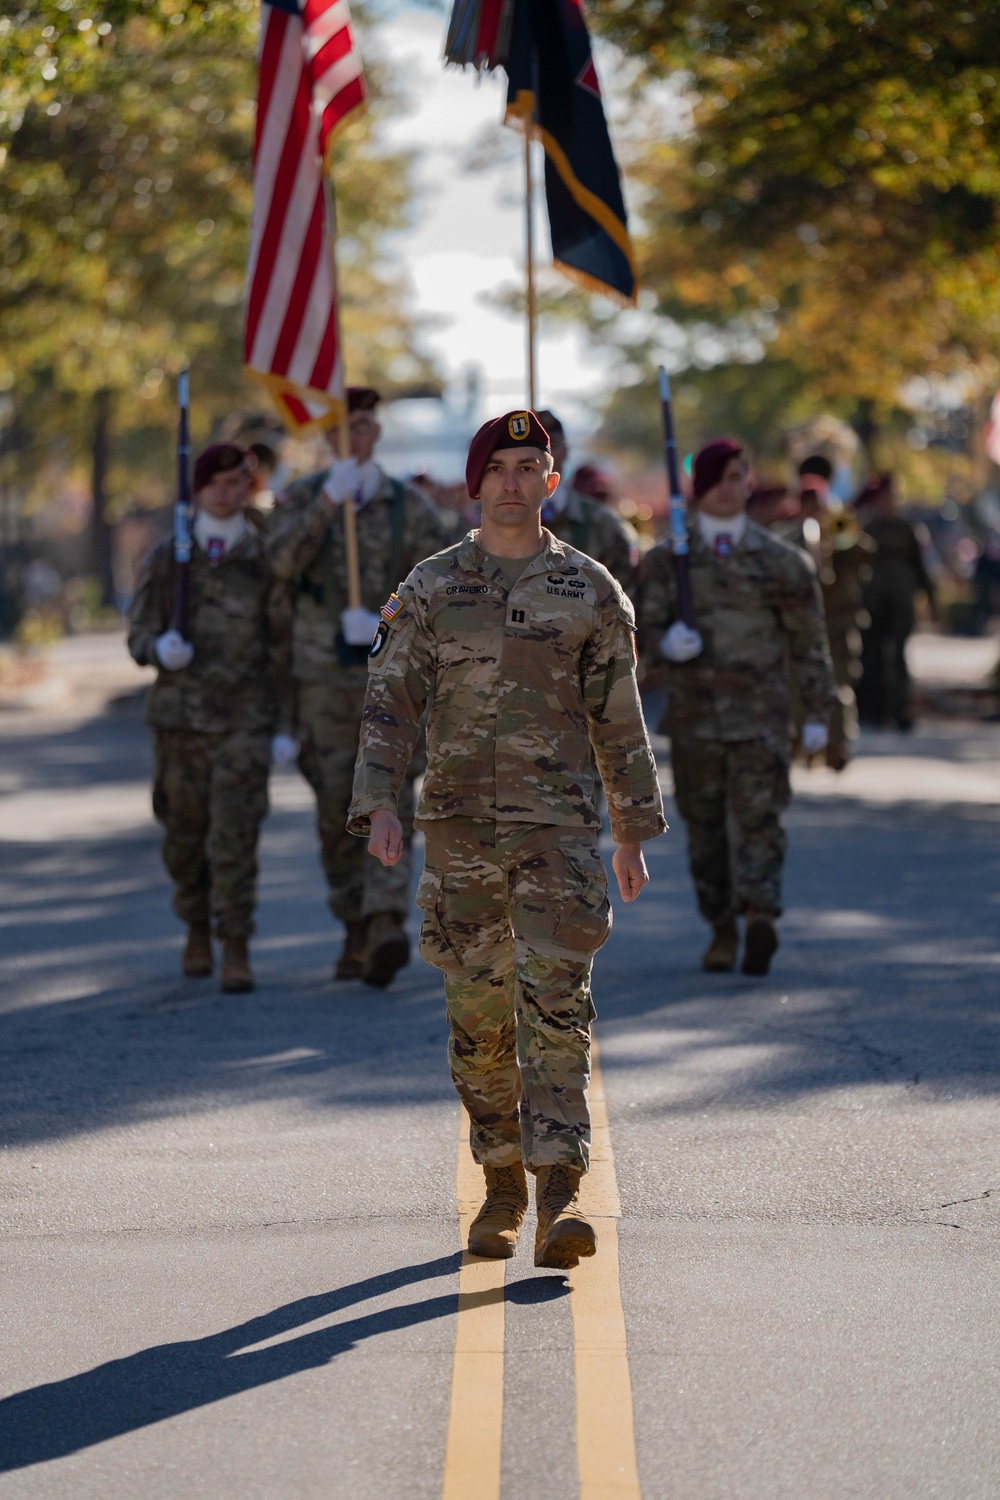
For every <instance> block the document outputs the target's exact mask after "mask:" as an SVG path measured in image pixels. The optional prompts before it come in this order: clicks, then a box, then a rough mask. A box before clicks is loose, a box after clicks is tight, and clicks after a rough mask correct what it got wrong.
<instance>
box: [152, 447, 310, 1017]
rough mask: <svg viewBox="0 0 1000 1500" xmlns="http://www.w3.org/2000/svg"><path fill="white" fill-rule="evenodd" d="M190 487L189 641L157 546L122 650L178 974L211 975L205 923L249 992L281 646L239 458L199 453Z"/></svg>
mask: <svg viewBox="0 0 1000 1500" xmlns="http://www.w3.org/2000/svg"><path fill="white" fill-rule="evenodd" d="M193 489H194V500H195V505H196V514H195V520H194V547H193V549H192V556H191V565H190V573H189V578H188V618H187V631H186V636H184V637H182V636H181V635H180V633H179V632H178V631H176V630H174V629H171V628H170V616H171V605H172V597H173V544H172V542H162V543H161V544H160V545H159V546H157V547H155V548H154V549H153V552H152V553H151V555H150V556H149V558H148V559H147V561H146V563H145V565H144V567H143V570H142V574H141V576H140V578H139V581H138V584H137V586H136V590H135V594H134V596H133V599H132V604H131V608H130V610H129V634H128V646H129V651H130V652H131V654H132V656H133V657H134V659H135V660H136V661H137V662H138V663H139V665H140V666H155V667H156V668H157V677H156V682H155V684H154V686H153V689H152V692H151V693H150V697H149V702H148V705H147V708H146V721H147V723H148V724H149V725H150V727H151V728H152V731H153V754H154V780H153V811H154V813H155V815H156V817H157V818H158V819H159V821H160V822H161V823H162V824H163V826H164V839H163V859H164V863H165V864H166V867H167V870H168V872H169V874H170V877H171V879H172V881H173V884H174V903H173V905H174V911H175V912H176V913H177V915H178V916H179V917H180V919H181V921H182V922H185V923H187V927H188V935H187V942H186V945H185V948H184V958H183V969H184V973H185V974H186V975H188V976H190V977H192V978H193V977H197V976H203V975H208V974H211V973H212V971H213V967H214V956H213V951H212V926H213V925H214V929H215V936H216V937H217V938H218V939H219V940H221V943H222V954H223V956H222V975H221V982H222V989H223V990H225V991H227V992H230V993H232V992H240V991H244V990H250V989H252V988H253V974H252V972H251V969H250V961H249V955H248V949H247V945H248V940H249V938H250V936H251V934H252V932H253V928H254V906H255V901H256V884H257V842H258V837H259V834H260V825H261V823H262V821H263V819H264V817H265V816H266V814H267V807H268V801H267V781H268V772H269V767H270V762H271V744H272V736H273V735H275V734H279V733H281V732H285V733H287V732H288V730H289V729H290V728H291V703H290V701H289V700H288V697H287V687H288V682H289V674H288V667H289V663H288V644H289V643H288V635H287V628H286V627H285V626H284V625H283V615H282V611H281V609H280V607H279V599H278V593H277V590H276V588H275V583H274V577H273V575H272V572H271V568H270V566H269V564H268V561H267V557H266V555H265V550H264V544H263V542H262V540H261V538H260V536H259V535H258V534H257V532H256V531H255V530H254V529H253V528H252V527H250V526H248V524H247V522H246V519H245V517H244V508H245V506H246V504H247V502H248V499H249V497H250V492H251V477H250V469H249V465H248V463H247V455H246V453H245V451H244V450H243V449H242V448H240V447H238V446H237V445H236V444H234V443H217V444H214V445H213V446H212V447H210V448H206V449H205V451H204V452H203V453H202V454H200V455H199V457H198V459H197V461H196V463H195V466H194V480H193Z"/></svg>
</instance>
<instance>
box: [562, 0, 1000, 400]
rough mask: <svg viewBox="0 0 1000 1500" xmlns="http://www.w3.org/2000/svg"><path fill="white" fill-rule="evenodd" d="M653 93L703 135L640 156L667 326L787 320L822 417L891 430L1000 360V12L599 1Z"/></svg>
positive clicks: (636, 174) (918, 1)
mask: <svg viewBox="0 0 1000 1500" xmlns="http://www.w3.org/2000/svg"><path fill="white" fill-rule="evenodd" d="M589 11H590V14H591V16H592V19H593V21H594V23H595V24H596V25H597V26H598V27H599V28H600V29H601V30H602V31H603V32H604V34H605V35H606V36H607V37H608V38H610V39H611V40H613V41H614V42H615V43H616V44H617V45H618V46H619V47H621V48H622V49H623V50H624V51H625V52H626V53H628V54H629V55H630V56H631V57H632V58H633V59H634V60H635V65H636V69H637V77H638V83H637V89H638V90H639V91H640V92H641V90H642V88H644V87H645V86H646V85H647V84H648V83H650V82H651V81H654V80H656V79H661V80H662V79H670V80H671V81H672V83H673V85H674V87H675V88H677V89H678V90H679V92H680V93H681V94H682V96H683V98H684V100H685V101H686V104H687V108H688V111H689V128H688V129H687V130H686V131H684V132H682V133H680V134H678V135H674V136H672V137H670V138H667V139H663V138H658V139H647V140H645V141H640V142H638V143H636V142H635V138H634V137H633V150H632V159H631V160H630V161H629V163H628V168H629V173H630V176H631V177H632V178H633V180H635V181H637V182H638V184H639V185H640V191H641V193H642V204H641V212H642V220H643V224H642V232H641V248H642V255H643V279H644V283H645V285H646V286H647V287H649V288H651V289H652V290H653V291H654V292H655V293H656V295H657V298H658V305H659V307H660V308H661V310H662V311H664V312H665V313H668V314H671V315H673V316H675V317H678V318H680V319H682V320H683V319H692V318H694V319H697V318H701V319H704V318H711V319H713V320H715V321H717V322H727V321H732V320H737V321H738V320H746V319H748V318H750V319H756V318H758V317H759V315H760V313H761V312H764V314H765V315H766V316H767V317H772V318H773V319H774V323H775V328H774V333H775V340H774V343H773V345H772V346H771V347H772V352H773V354H774V357H775V358H778V359H781V360H789V361H791V362H792V363H793V364H794V366H795V367H796V368H797V369H798V370H799V371H800V373H801V377H802V381H803V385H804V386H805V387H806V388H807V389H808V390H809V392H810V393H811V394H812V395H813V397H814V398H815V399H817V400H829V399H831V398H834V399H836V398H838V397H842V398H845V399H846V398H851V399H853V398H861V399H867V400H868V401H869V402H871V403H874V405H875V407H876V408H881V409H885V408H887V407H889V406H891V405H892V404H893V402H894V400H895V394H896V390H897V387H898V385H899V382H900V381H901V380H902V379H903V378H905V377H906V376H907V375H908V374H912V373H913V372H914V371H921V372H927V371H935V370H937V371H942V372H944V371H952V370H956V369H966V370H970V371H972V372H973V373H975V374H978V376H979V377H980V378H981V379H986V380H989V379H992V378H993V377H994V375H995V371H996V368H997V366H996V357H997V354H998V353H1000V248H998V229H1000V61H998V60H1000V6H998V5H996V4H985V3H976V0H970V3H969V4H968V5H966V6H964V7H963V6H962V5H961V0H959V4H957V5H955V6H952V5H949V4H945V3H941V0H934V3H932V0H847V3H844V0H760V3H755V4H750V5H743V4H732V3H729V0H678V3H677V4H673V5H669V6H667V5H660V4H658V3H652V0H629V3H628V4H624V3H622V0H592V3H591V4H590V6H589Z"/></svg>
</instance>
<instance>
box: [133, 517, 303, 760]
mask: <svg viewBox="0 0 1000 1500" xmlns="http://www.w3.org/2000/svg"><path fill="white" fill-rule="evenodd" d="M172 595H173V545H172V543H170V542H161V543H160V545H159V546H157V547H154V548H153V551H152V552H151V553H150V555H149V557H148V558H147V559H146V562H145V564H144V565H143V569H142V572H141V574H140V576H139V581H138V583H137V584H136V589H135V594H134V595H133V598H132V603H131V606H130V608H129V615H128V618H129V632H128V649H129V651H130V652H131V654H132V656H133V658H134V659H135V660H136V661H137V662H138V663H139V665H140V666H141V667H145V666H157V665H158V663H157V660H156V650H155V647H156V640H157V637H158V636H160V635H162V634H163V632H164V631H165V630H168V629H169V628H170V610H171V603H172ZM186 634H187V639H188V640H189V641H190V642H191V644H192V646H193V647H194V659H193V661H192V662H191V665H190V666H189V667H186V668H185V669H184V670H183V671H181V672H167V671H165V670H164V669H163V668H162V667H161V668H160V669H159V672H158V675H157V678H156V681H155V683H154V684H153V688H152V691H151V692H150V695H149V702H148V704H147V706H146V722H147V723H149V724H154V725H156V726H157V727H158V728H161V729H193V730H197V731H199V732H200V733H203V734H224V733H228V732H230V731H232V730H235V729H244V730H246V729H249V730H260V731H261V732H262V733H272V732H278V731H286V732H287V731H289V730H290V729H291V725H292V710H291V697H290V694H291V685H292V684H291V671H290V666H291V663H290V649H289V648H290V642H289V637H288V629H287V624H283V623H282V610H281V604H280V593H279V591H278V590H277V589H276V587H275V581H274V576H273V574H272V572H271V569H270V567H269V566H268V562H267V557H266V554H265V551H264V544H263V542H262V541H261V539H260V537H259V536H258V535H257V534H256V533H255V532H253V531H249V532H248V533H247V534H246V535H245V536H243V537H242V538H241V540H240V541H239V542H237V544H236V545H235V546H234V547H233V548H232V549H231V551H229V552H227V553H226V555H225V557H223V559H222V561H221V562H219V563H218V564H216V565H214V566H213V565H212V564H211V563H210V562H209V560H208V558H207V557H206V556H205V554H204V552H202V550H201V548H200V547H198V546H197V545H196V546H195V547H194V548H193V550H192V553H191V571H190V573H189V574H188V625H187V632H186Z"/></svg>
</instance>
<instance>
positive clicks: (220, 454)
mask: <svg viewBox="0 0 1000 1500" xmlns="http://www.w3.org/2000/svg"><path fill="white" fill-rule="evenodd" d="M246 461H247V455H246V452H245V450H244V449H243V448H241V447H239V445H238V444H237V443H212V444H211V445H210V446H209V447H208V448H206V449H205V451H204V452H203V453H199V454H198V457H197V458H196V459H195V461H194V478H193V481H192V488H193V490H194V493H195V494H196V495H197V493H198V491H199V490H203V489H204V488H205V486H206V484H211V483H212V480H213V479H214V478H215V476H216V474H228V473H229V471H230V470H231V469H238V468H239V467H240V465H241V464H245V463H246Z"/></svg>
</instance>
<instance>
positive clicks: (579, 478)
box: [572, 464, 614, 500]
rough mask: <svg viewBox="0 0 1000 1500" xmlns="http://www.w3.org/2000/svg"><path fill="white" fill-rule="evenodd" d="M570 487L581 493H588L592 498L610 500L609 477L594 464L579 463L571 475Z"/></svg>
mask: <svg viewBox="0 0 1000 1500" xmlns="http://www.w3.org/2000/svg"><path fill="white" fill-rule="evenodd" d="M572 488H573V489H574V490H576V491H577V493H578V494H581V495H590V497H591V499H593V500H610V499H611V494H612V490H613V488H614V487H613V485H612V483H611V477H610V475H608V474H605V472H604V470H603V469H599V468H598V467H597V465H596V464H581V465H580V467H579V468H578V469H577V471H576V473H575V474H574V475H573V484H572Z"/></svg>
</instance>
